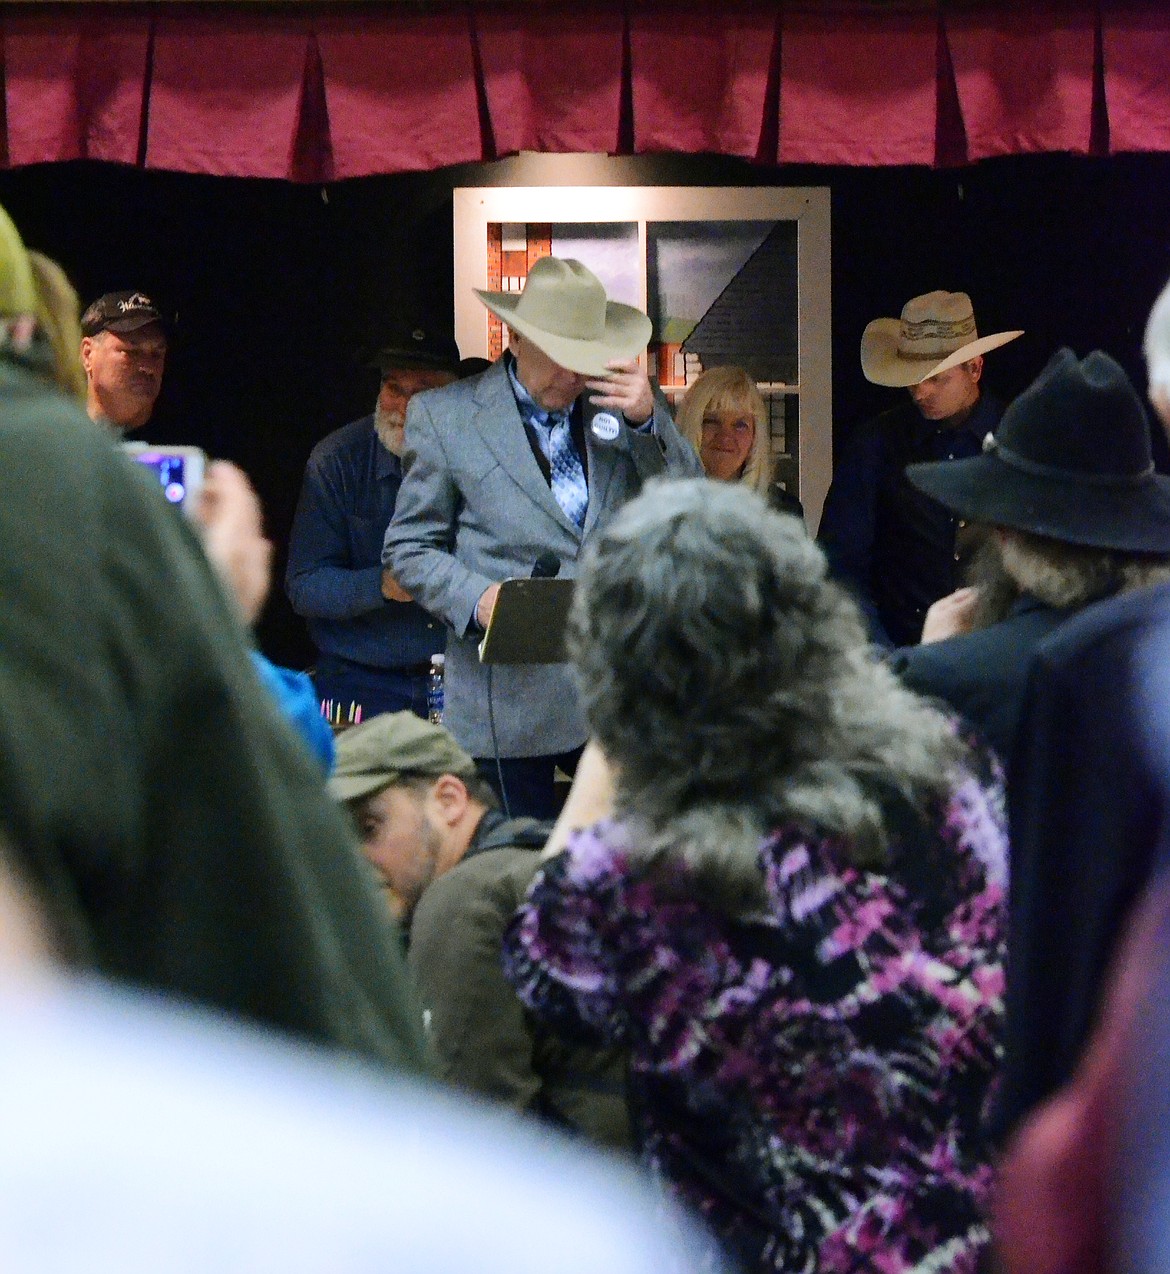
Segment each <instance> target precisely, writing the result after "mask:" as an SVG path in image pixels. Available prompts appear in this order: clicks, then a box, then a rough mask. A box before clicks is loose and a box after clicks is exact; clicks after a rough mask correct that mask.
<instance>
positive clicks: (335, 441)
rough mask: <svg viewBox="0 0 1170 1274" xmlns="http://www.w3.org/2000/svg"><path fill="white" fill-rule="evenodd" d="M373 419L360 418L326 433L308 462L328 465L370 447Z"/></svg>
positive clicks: (370, 416) (369, 417)
mask: <svg viewBox="0 0 1170 1274" xmlns="http://www.w3.org/2000/svg"><path fill="white" fill-rule="evenodd" d="M374 436H375V435H374V417H373V416H372V415H369V416H362V417H360V418H359V419H358V420H351V421H350V422H349V424H348V425H342V426H341V428H340V429H334V430H333V431H332V432H331V433H327V434H326V435H325V437H324V438H322V439H321V440H320V441H319V442H318V443H317V444H316V445H315V446H314V447H313V450H312V453H311V454H310V456H309V462H310V464H313V465H323V464H328V463H330V462H331V461H333V460H335V459H337V458H338V457H340V456H342V455H345V454H347V453H349V452H352V451H356V450H360V449H361V448H364V447H368V446H369V445H370V439H371V438H372V437H374Z"/></svg>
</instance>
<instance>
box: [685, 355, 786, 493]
mask: <svg viewBox="0 0 1170 1274" xmlns="http://www.w3.org/2000/svg"><path fill="white" fill-rule="evenodd" d="M678 427H679V430H680V432H681V433H682V434H683V436H684V437H685V438H686V439H687V441H688V442H689V443H690V444H691V445H692V446H693V447H694V449H695V450H696V451H697V452H698V453H699V459H700V460H701V461H702V462H703V471H704V472H705V473H706V475H707V477H709V478H715V479H716V480H717V481H720V482H743V483H746V484H747V485H748V486H749V487H751V489H752V490H753V491H756V492H758V493H759V494H760V495H762V496H763V497H764V498H765V499H766V500H767V501H768V502H769V503H770V504H771V505H772V507H773V508H774V509H777V510H778V511H779V512H781V513H793V514H795V515H796V516H797V517H803V516H804V510H803V509H802V508H801V504H800V501H799V500H798V499H797V498H796V497H795V496H794V495H792V494H791V493H790V492H788V491H786V490H785V489H784V488H783V487H782V486H780V485H779V484H778V483H774V482H773V481H772V448H771V439H770V437H769V428H768V408H767V406H766V405H765V403H764V399H763V397H762V396H761V394H760V391H759V390H758V389H757V388H756V382H755V381H754V380H753V379H752V378H751V376H750V375H749V373H748V372H746V371H744V369H743V368H742V367H712V368H711V369H710V370H709V371H705V372H704V373H703V374H702V375H701V376H700V377H699V378H698V380H696V381H695V383H694V384H693V385H692V386H691V387H690V388H689V389H688V390H687V392H686V396H685V397H684V398H683V400H682V403H681V404H680V405H679V409H678Z"/></svg>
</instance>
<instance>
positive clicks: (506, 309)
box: [475, 257, 651, 376]
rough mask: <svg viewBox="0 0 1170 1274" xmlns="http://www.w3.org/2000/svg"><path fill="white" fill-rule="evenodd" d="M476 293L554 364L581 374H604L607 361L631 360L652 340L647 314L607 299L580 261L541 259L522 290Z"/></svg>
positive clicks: (534, 265) (535, 262)
mask: <svg viewBox="0 0 1170 1274" xmlns="http://www.w3.org/2000/svg"><path fill="white" fill-rule="evenodd" d="M475 295H476V296H478V297H479V299H480V300H481V301H482V302H483V303H484V305H486V306H487V307H488V309H489V310H491V312H492V313H493V314H495V315H497V316H498V317H499V318H501V319H503V321H504V322H505V323H507V325H508V326H509V327H510V328H512V329H514V330H515V331H517V332H519V333H520V335H521V336H523V337H525V338H526V339H528V340H530V341H531V342H532V343H533V345H535V346H536V348H537V349H539V350H540V351H541V352H542V353H545V354H547V355H548V356H549V358H551V359H552V360H553V362H554V363H558V364H559V365H560V366H561V367H565V368H568V370H569V371H571V372H577V373H579V374H580V375H582V376H603V375H605V371H606V366H605V365H606V363H609V362H611V361H612V360H614V359H626V358H633V357H635V355H637V354H640V353H641V352H642V351H643V350H644V349H645V348H646V346H647V344H648V343H649V341H650V332H651V323H650V320H649V319H648V318H647V317H646V315H645V314H643V313H642V311H641V310H638V309H635V308H634V307H633V306H632V305H622V304H621V302H619V301H608V300H606V297H605V288H604V286H603V285H602V282H601V280H600V279H599V278H598V277H597V275H595V274H594V273H593V272H592V270H588V269H586V267H585V266H583V265H582V264H581V262H580V261H573V260H571V259H565V260H562V259H561V258H560V257H541V258H540V259H539V260H537V261H534V262H533V263H532V266H531V268H530V269H529V271H528V278H527V279H526V280H525V282H524V291H523V292H487V291H483V290H481V289H479V288H476V289H475Z"/></svg>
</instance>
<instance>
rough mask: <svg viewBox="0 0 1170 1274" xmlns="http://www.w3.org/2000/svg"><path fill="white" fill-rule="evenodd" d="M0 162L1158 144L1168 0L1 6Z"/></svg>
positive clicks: (255, 167)
mask: <svg viewBox="0 0 1170 1274" xmlns="http://www.w3.org/2000/svg"><path fill="white" fill-rule="evenodd" d="M0 29H2V34H3V59H2V70H3V76H4V104H5V113H4V130H3V137H2V138H0V143H2V154H0V158H3V160H4V162H6V163H7V165H9V166H11V167H16V166H20V165H24V164H34V163H44V162H52V161H57V160H65V159H101V160H108V161H113V162H117V163H123V164H135V165H138V166H142V167H147V168H166V169H176V170H179V171H183V172H198V173H212V174H217V175H223V176H248V177H277V178H285V179H291V180H294V181H313V182H317V181H329V180H334V179H338V178H343V177H358V176H364V175H368V174H373V173H389V172H400V171H405V170H410V169H428V168H437V167H441V166H443V165H446V164H456V163H464V162H468V161H475V160H485V159H494V158H497V157H498V156H501V155H506V154H509V153H513V152H515V151H518V150H543V151H602V152H608V153H611V154H642V153H648V152H653V151H676V152H683V153H699V152H716V153H721V154H728V155H739V156H743V157H746V158H748V159H752V160H756V161H759V162H764V163H775V162H793V163H828V164H862V165H880V164H942V163H956V162H966V161H968V160H976V159H980V158H983V157H985V156H989V155H1002V154H1022V153H1032V152H1037V151H1071V152H1074V153H1082V154H1088V153H1098V154H1105V153H1110V152H1117V151H1123V150H1151V151H1160V150H1170V76H1168V75H1167V74H1166V71H1165V68H1166V66H1167V65H1170V7H1165V6H1162V5H1155V4H1150V5H1139V4H1124V3H1120V2H1117V3H1109V0H1100V2H1098V0H1083V2H1081V3H1077V2H1076V0H1071V2H1069V0H1063V2H1058V0H1052V3H1048V4H1045V3H1043V2H1041V3H1029V4H1027V5H1024V4H1020V3H1018V2H1017V0H1002V3H982V4H979V5H970V4H966V5H964V4H960V3H954V4H950V3H940V4H930V3H925V2H924V0H907V2H906V3H904V4H900V3H897V2H896V0H894V2H888V3H883V4H875V3H872V2H870V3H865V2H864V0H835V2H832V0H829V2H825V3H811V2H810V3H803V4H802V3H799V2H798V0H788V2H787V3H784V4H783V5H781V4H780V3H778V0H773V2H772V3H763V2H762V0H679V2H678V3H667V2H666V0H645V2H638V3H635V2H634V0H628V2H627V3H620V2H619V0H593V2H592V3H590V2H586V3H548V4H541V5H533V4H531V3H519V2H515V0H514V2H513V3H510V4H509V3H507V2H506V0H505V2H503V3H500V4H493V5H491V6H480V5H472V4H462V5H455V4H452V5H448V6H430V7H428V8H426V9H423V8H419V7H415V6H405V5H401V6H400V5H384V6H371V5H367V6H363V7H361V8H339V7H335V6H331V5H321V6H315V5H312V4H309V5H305V6H302V7H300V8H280V9H277V10H273V11H266V10H264V9H262V8H260V9H257V8H254V7H240V8H235V7H232V6H230V5H224V6H216V7H202V8H194V7H192V8H186V7H178V6H174V5H170V4H163V5H158V6H151V5H142V6H126V5H93V4H86V5H77V6H68V5H44V6H41V5H19V6H8V7H6V8H5V9H4V10H3V12H2V14H0Z"/></svg>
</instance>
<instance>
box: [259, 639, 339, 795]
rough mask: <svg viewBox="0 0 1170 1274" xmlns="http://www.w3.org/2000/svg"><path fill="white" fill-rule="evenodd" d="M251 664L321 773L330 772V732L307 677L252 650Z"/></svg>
mask: <svg viewBox="0 0 1170 1274" xmlns="http://www.w3.org/2000/svg"><path fill="white" fill-rule="evenodd" d="M252 664H253V666H254V667H255V669H256V671H257V672H258V673H259V674H260V680H261V681H262V682H264V684H265V685H266V686H267V687H268V689H269V691H270V692H271V694H272V696H273V698H274V699H275V700H276V702H277V703H278V704H279V705H280V710H281V711H282V712H283V713H284V715H285V716H286V717H287V718H288V720H289V721H290V722H292V725H293V728H294V729H295V730H296V732H297V733H298V734H299V735H300V736H301V739H302V740H303V741H304V742H305V744H306V745H307V746H308V748H309V751H310V752H312V754H313V755H314V756H315V757H316V758H317V760H318V761H320V762H321V765H322V766H323V767H324V770H325V773H326V774H329V773H331V772H332V770H333V762H334V759H335V757H336V751H335V748H334V744H333V731H332V730H331V729H330V728H329V723H328V722H327V721H326V720H325V718H324V717H323V716H322V715H321V712H320V709H319V707H318V704H317V692H316V690H314V689H313V683H312V681H310V679H309V674H308V673H305V672H294V671H293V670H292V669H291V668H281V667H279V666H278V665H277V664H274V663H271V662H270V661H269V660H267V659H265V657H264V656H263V655H262V654H260V652H259V651H256V650H254V651H252Z"/></svg>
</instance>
